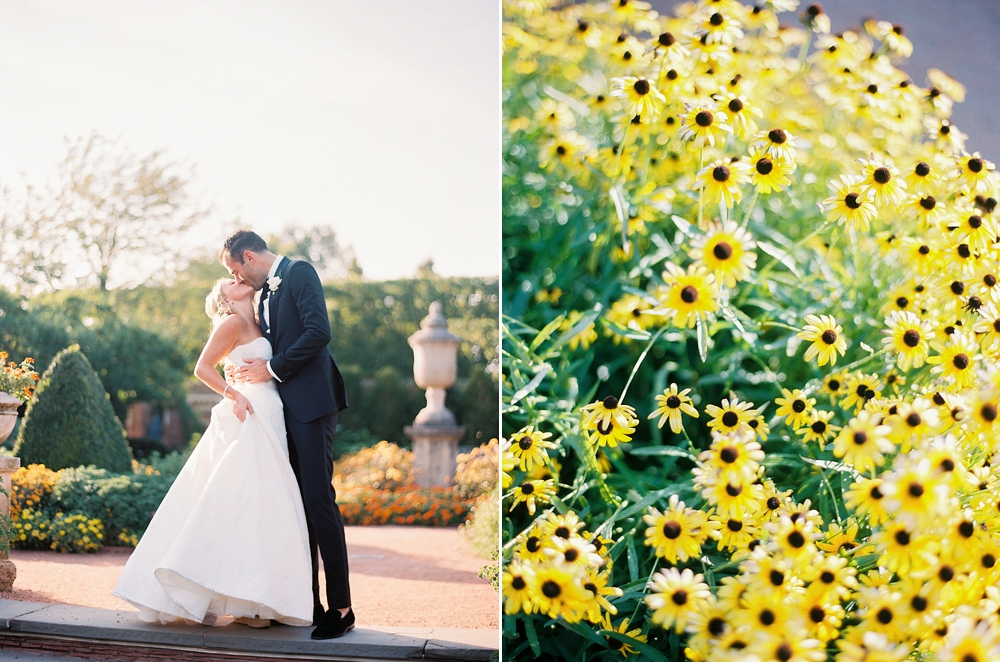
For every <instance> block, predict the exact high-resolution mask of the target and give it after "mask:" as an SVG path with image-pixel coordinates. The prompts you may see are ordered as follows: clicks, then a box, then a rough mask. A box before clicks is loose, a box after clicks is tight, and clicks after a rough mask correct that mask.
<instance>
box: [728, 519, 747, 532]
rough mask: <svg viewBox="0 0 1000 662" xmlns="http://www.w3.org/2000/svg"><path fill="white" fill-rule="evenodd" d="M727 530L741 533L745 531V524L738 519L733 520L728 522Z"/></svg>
mask: <svg viewBox="0 0 1000 662" xmlns="http://www.w3.org/2000/svg"><path fill="white" fill-rule="evenodd" d="M726 528H727V529H729V530H730V531H732V532H733V533H739V532H740V531H742V530H743V522H741V521H740V520H738V519H731V520H729V521H728V522H726Z"/></svg>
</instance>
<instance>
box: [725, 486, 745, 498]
mask: <svg viewBox="0 0 1000 662" xmlns="http://www.w3.org/2000/svg"><path fill="white" fill-rule="evenodd" d="M726 494H728V495H729V496H731V497H733V498H735V497H738V496H739V495H741V494H743V486H742V485H733V484H732V483H726Z"/></svg>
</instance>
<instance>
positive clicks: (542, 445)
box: [510, 425, 556, 471]
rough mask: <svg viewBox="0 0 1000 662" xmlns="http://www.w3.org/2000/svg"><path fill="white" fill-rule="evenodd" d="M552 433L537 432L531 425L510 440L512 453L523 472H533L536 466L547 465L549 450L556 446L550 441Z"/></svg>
mask: <svg viewBox="0 0 1000 662" xmlns="http://www.w3.org/2000/svg"><path fill="white" fill-rule="evenodd" d="M551 437H552V433H551V432H542V431H541V430H536V429H535V428H534V426H532V425H529V426H527V427H525V428H522V429H521V430H520V431H519V432H517V433H516V434H514V435H513V436H511V438H510V452H511V453H512V454H513V455H514V459H516V460H517V462H518V464H519V465H520V469H521V471H531V470H532V469H533V468H534V467H535V466H536V465H541V464H545V460H546V458H548V449H552V448H555V447H556V445H555V444H554V443H552V442H551V441H549V439H550V438H551Z"/></svg>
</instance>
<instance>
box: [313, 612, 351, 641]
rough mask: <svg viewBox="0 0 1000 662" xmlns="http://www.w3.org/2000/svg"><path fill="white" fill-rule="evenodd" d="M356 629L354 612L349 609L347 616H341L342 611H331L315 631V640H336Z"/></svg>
mask: <svg viewBox="0 0 1000 662" xmlns="http://www.w3.org/2000/svg"><path fill="white" fill-rule="evenodd" d="M353 629H354V610H353V609H350V608H349V609H348V611H347V616H341V615H340V610H338V609H331V610H330V611H328V612H326V616H324V617H323V620H321V621H320V622H319V625H318V626H317V627H316V629H315V630H313V633H312V638H313V639H335V638H336V637H339V636H341V635H343V634H344V633H345V632H347V631H348V630H353Z"/></svg>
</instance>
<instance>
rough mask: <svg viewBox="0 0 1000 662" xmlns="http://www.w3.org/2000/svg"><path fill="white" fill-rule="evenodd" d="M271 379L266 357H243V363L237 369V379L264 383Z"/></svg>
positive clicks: (252, 382) (251, 382)
mask: <svg viewBox="0 0 1000 662" xmlns="http://www.w3.org/2000/svg"><path fill="white" fill-rule="evenodd" d="M269 379H271V373H270V372H269V371H268V369H267V361H265V360H264V359H243V365H241V366H240V367H239V368H237V369H236V381H238V382H248V383H250V384H262V383H264V382H266V381H268V380H269Z"/></svg>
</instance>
